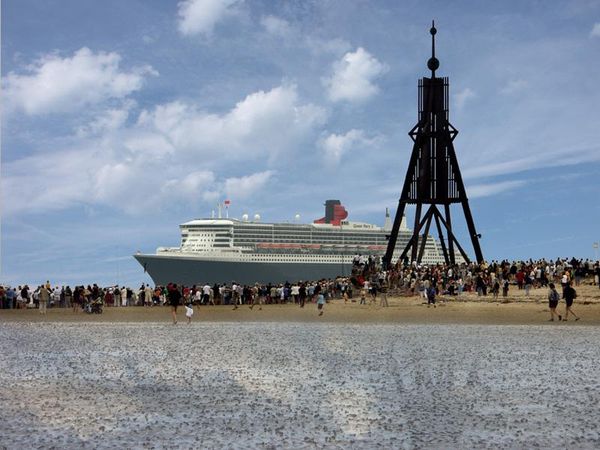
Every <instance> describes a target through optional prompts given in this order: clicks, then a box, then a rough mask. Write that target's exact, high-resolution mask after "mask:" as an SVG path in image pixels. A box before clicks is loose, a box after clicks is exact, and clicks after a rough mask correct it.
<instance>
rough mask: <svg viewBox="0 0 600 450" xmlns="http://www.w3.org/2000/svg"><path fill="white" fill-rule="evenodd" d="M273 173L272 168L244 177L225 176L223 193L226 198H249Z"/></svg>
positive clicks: (263, 185)
mask: <svg viewBox="0 0 600 450" xmlns="http://www.w3.org/2000/svg"><path fill="white" fill-rule="evenodd" d="M273 174H274V172H273V171H272V170H266V171H264V172H258V173H254V174H252V175H248V176H244V177H239V178H236V177H233V178H227V179H226V180H225V193H226V194H227V197H228V198H233V199H243V198H250V197H252V196H253V195H255V194H256V193H257V192H259V191H260V190H261V189H263V188H264V187H265V186H266V185H267V183H268V182H269V181H270V179H271V178H272V176H273Z"/></svg>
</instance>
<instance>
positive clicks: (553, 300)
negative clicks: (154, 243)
mask: <svg viewBox="0 0 600 450" xmlns="http://www.w3.org/2000/svg"><path fill="white" fill-rule="evenodd" d="M548 287H549V288H550V292H548V307H549V308H550V320H549V322H554V316H558V321H559V322H560V321H561V320H562V316H561V315H560V314H558V313H557V312H556V307H557V306H558V300H559V299H560V295H559V294H558V291H557V290H556V286H554V283H550V284H549V285H548Z"/></svg>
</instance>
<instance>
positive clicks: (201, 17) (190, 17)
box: [177, 0, 240, 36]
mask: <svg viewBox="0 0 600 450" xmlns="http://www.w3.org/2000/svg"><path fill="white" fill-rule="evenodd" d="M238 3H240V0H185V1H183V2H179V4H178V5H177V6H178V16H179V32H180V33H181V34H183V35H186V36H192V35H196V34H204V35H210V34H211V33H212V31H213V29H214V27H215V25H216V24H217V23H218V22H220V21H221V20H222V19H223V18H224V17H225V16H227V15H228V14H229V13H231V11H232V10H233V7H234V6H235V5H236V4H238Z"/></svg>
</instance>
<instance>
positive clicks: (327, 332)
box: [0, 322, 600, 449]
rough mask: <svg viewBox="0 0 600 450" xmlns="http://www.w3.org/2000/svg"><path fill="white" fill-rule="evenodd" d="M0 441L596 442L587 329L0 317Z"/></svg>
mask: <svg viewBox="0 0 600 450" xmlns="http://www.w3.org/2000/svg"><path fill="white" fill-rule="evenodd" d="M0 340H1V341H2V343H3V351H2V354H1V355H0V416H1V422H2V431H1V432H0V434H1V435H2V445H4V446H5V447H7V448H25V447H27V448H38V447H42V448H48V447H56V448H114V447H120V448H125V447H129V448H163V447H171V448H190V447H194V448H198V447H202V448H210V447H212V448H222V447H225V448H323V447H324V448H344V449H346V448H375V447H381V448H414V447H437V448H472V447H487V446H493V447H511V448H514V447H522V448H533V447H541V448H548V447H550V448H564V447H569V448H598V447H599V446H600V408H599V407H598V405H599V404H600V346H599V345H598V343H599V342H600V328H598V327H585V326H579V327H566V326H562V325H557V326H556V327H549V326H529V325H528V326H520V325H508V326H497V325H483V326H480V325H460V324H452V325H406V324H404V325H402V324H399V325H387V324H385V325H383V324H343V323H322V324H311V323H269V322H261V323H239V322H220V323H215V322H213V323H210V322H209V323H207V322H203V323H200V322H196V323H192V324H191V325H187V324H184V323H179V324H178V325H176V326H174V325H171V324H166V323H47V324H41V323H26V322H25V323H3V324H2V327H1V328H0Z"/></svg>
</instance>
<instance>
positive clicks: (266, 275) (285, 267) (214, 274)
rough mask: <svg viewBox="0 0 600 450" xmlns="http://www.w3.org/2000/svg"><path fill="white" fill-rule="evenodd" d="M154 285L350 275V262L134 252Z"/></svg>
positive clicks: (243, 281)
mask: <svg viewBox="0 0 600 450" xmlns="http://www.w3.org/2000/svg"><path fill="white" fill-rule="evenodd" d="M134 257H135V259H136V260H137V261H138V262H139V263H140V264H141V266H142V267H143V268H144V270H145V271H146V272H147V273H148V275H150V278H152V280H153V281H154V283H155V284H157V285H162V286H164V285H166V284H168V283H177V284H183V285H186V286H191V285H194V284H196V285H198V284H204V283H210V284H213V283H219V284H231V283H232V282H236V283H241V284H254V283H264V284H267V283H285V282H286V281H289V282H298V281H306V280H320V279H323V278H335V277H338V276H349V274H350V273H351V272H352V264H351V263H341V262H338V263H308V262H290V263H286V262H253V261H234V260H231V261H227V260H211V259H203V258H195V257H179V256H178V257H173V256H167V255H141V254H138V255H134Z"/></svg>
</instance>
